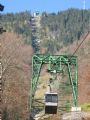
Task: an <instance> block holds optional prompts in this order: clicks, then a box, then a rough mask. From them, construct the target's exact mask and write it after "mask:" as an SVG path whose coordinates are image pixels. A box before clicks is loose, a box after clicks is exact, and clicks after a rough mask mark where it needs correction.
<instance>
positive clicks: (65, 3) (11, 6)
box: [0, 0, 90, 13]
mask: <svg viewBox="0 0 90 120" xmlns="http://www.w3.org/2000/svg"><path fill="white" fill-rule="evenodd" d="M83 1H84V0H0V3H1V4H3V5H4V6H5V8H4V11H3V12H4V13H16V12H22V11H26V10H28V11H31V12H35V11H39V12H41V13H42V12H43V11H46V12H48V13H52V12H56V13H57V12H58V11H63V10H66V9H68V8H79V9H82V8H83ZM86 9H90V0H86Z"/></svg>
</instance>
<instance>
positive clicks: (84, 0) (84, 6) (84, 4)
mask: <svg viewBox="0 0 90 120" xmlns="http://www.w3.org/2000/svg"><path fill="white" fill-rule="evenodd" d="M85 9H86V0H83V10H85Z"/></svg>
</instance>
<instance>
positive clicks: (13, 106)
mask: <svg viewBox="0 0 90 120" xmlns="http://www.w3.org/2000/svg"><path fill="white" fill-rule="evenodd" d="M0 42H1V43H2V49H1V52H2V63H3V70H4V72H3V105H2V108H3V111H4V113H3V120H16V119H19V120H25V119H26V118H27V117H28V113H29V108H28V105H29V95H30V80H31V59H32V48H31V46H30V45H29V46H28V45H25V44H24V42H23V38H22V37H21V36H17V35H16V34H15V33H8V32H7V33H4V34H3V35H2V36H1V39H0Z"/></svg>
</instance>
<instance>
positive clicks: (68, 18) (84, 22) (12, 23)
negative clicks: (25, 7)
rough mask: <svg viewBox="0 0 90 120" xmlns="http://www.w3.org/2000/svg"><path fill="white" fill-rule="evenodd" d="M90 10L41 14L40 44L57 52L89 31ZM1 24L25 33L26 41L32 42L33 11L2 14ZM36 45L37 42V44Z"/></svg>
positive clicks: (13, 30) (69, 10)
mask: <svg viewBox="0 0 90 120" xmlns="http://www.w3.org/2000/svg"><path fill="white" fill-rule="evenodd" d="M89 21H90V10H78V9H68V10H66V11H62V12H58V13H46V12H43V13H42V14H41V29H40V31H39V32H40V36H41V38H40V39H41V42H40V46H41V47H42V48H43V47H44V48H45V49H46V52H47V53H51V54H55V53H56V52H57V51H59V50H60V49H61V48H62V47H63V46H68V45H70V44H72V43H73V42H74V41H76V40H79V39H80V37H81V36H82V35H83V34H84V33H86V32H87V31H88V26H89ZM1 24H2V25H3V26H4V28H5V29H6V30H7V31H9V32H15V33H17V34H19V35H23V38H24V42H25V43H27V44H31V45H32V44H33V43H32V35H31V12H29V11H25V12H21V13H16V14H13V13H11V14H10V13H9V14H4V15H2V19H1ZM34 46H36V43H35V45H34Z"/></svg>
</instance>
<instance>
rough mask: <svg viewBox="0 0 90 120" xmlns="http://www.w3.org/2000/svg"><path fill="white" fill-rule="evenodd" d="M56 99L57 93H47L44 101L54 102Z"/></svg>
mask: <svg viewBox="0 0 90 120" xmlns="http://www.w3.org/2000/svg"><path fill="white" fill-rule="evenodd" d="M57 101H58V97H57V95H54V94H47V95H46V102H54V103H57Z"/></svg>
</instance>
